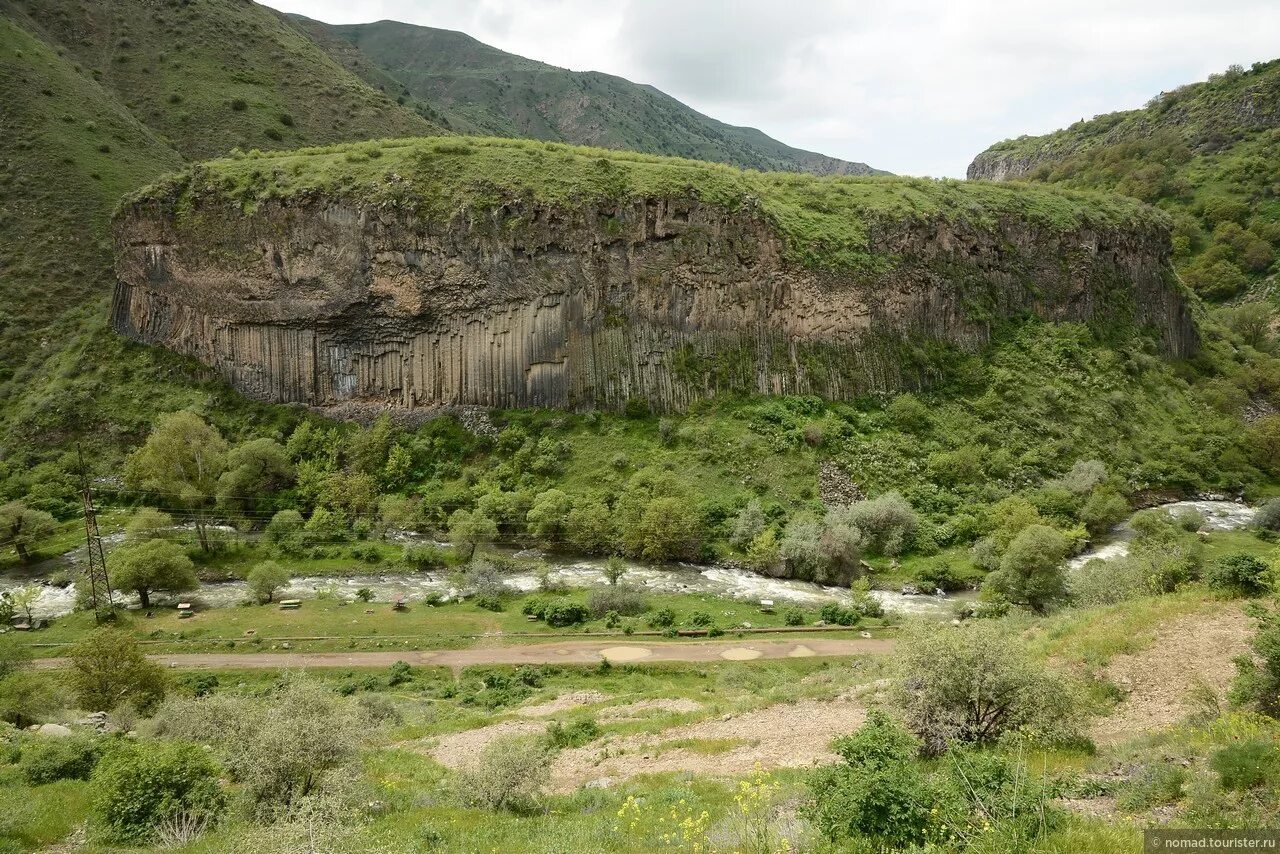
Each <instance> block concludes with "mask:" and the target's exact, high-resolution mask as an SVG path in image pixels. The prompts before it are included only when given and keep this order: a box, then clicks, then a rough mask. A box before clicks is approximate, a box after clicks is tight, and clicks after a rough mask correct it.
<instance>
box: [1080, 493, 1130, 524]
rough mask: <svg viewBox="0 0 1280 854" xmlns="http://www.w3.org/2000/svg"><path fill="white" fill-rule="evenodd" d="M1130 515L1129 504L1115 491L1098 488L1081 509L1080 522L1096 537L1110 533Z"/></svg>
mask: <svg viewBox="0 0 1280 854" xmlns="http://www.w3.org/2000/svg"><path fill="white" fill-rule="evenodd" d="M1128 515H1129V502H1128V501H1126V500H1125V498H1124V496H1123V495H1121V494H1120V493H1119V492H1116V491H1115V490H1114V489H1111V488H1109V487H1106V486H1101V487H1098V488H1097V489H1095V490H1093V492H1092V493H1091V494H1090V495H1089V499H1088V500H1087V501H1085V503H1084V506H1083V507H1081V508H1080V521H1081V522H1082V523H1084V526H1085V529H1086V530H1088V532H1089V533H1090V534H1093V535H1094V536H1100V535H1102V534H1105V533H1106V532H1107V531H1110V530H1111V529H1112V528H1114V527H1115V526H1116V525H1118V524H1120V523H1121V522H1123V521H1124V519H1125V517H1126V516H1128Z"/></svg>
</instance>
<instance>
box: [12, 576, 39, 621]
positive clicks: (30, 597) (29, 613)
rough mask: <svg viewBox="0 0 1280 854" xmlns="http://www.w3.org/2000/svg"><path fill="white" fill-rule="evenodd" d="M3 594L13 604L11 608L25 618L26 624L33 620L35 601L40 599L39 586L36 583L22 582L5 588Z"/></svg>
mask: <svg viewBox="0 0 1280 854" xmlns="http://www.w3.org/2000/svg"><path fill="white" fill-rule="evenodd" d="M4 595H5V598H6V599H7V600H8V601H9V604H10V605H12V606H13V610H14V611H19V612H21V613H22V616H23V617H25V618H26V620H27V625H31V624H32V623H33V622H34V621H35V607H36V602H39V601H40V588H39V587H38V586H37V585H35V584H24V585H23V586H21V587H15V588H13V589H11V590H6V591H5V594H4Z"/></svg>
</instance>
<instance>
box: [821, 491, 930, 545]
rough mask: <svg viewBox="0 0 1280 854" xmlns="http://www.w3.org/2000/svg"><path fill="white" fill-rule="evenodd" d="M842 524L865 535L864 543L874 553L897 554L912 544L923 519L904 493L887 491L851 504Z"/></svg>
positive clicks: (845, 509) (845, 512) (843, 515)
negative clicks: (920, 518) (918, 515)
mask: <svg viewBox="0 0 1280 854" xmlns="http://www.w3.org/2000/svg"><path fill="white" fill-rule="evenodd" d="M835 509H836V510H837V511H839V508H835ZM841 521H842V522H844V523H846V524H848V525H849V526H850V527H852V528H856V529H857V530H858V531H860V532H862V536H863V541H864V543H865V545H866V547H867V548H868V549H870V550H871V551H874V552H879V553H880V554H885V555H896V554H898V553H899V552H901V551H903V550H904V549H906V548H907V547H908V546H910V545H911V537H912V535H913V534H914V533H915V530H916V525H917V524H918V521H919V520H918V518H917V516H916V511H915V510H914V509H913V508H912V506H911V504H910V502H908V501H907V500H906V499H905V498H903V497H902V495H901V494H900V493H897V492H886V493H885V494H884V495H879V496H877V497H875V498H872V499H870V500H867V501H855V502H854V503H852V504H850V505H849V506H848V507H847V508H844V511H843V513H842V514H841Z"/></svg>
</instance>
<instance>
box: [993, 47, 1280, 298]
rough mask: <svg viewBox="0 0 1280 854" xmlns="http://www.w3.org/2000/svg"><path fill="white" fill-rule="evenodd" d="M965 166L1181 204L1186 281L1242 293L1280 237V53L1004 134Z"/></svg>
mask: <svg viewBox="0 0 1280 854" xmlns="http://www.w3.org/2000/svg"><path fill="white" fill-rule="evenodd" d="M969 174H970V177H976V178H983V177H995V178H1002V177H1003V178H1022V179H1025V180H1030V181H1037V182H1049V183H1054V184H1059V185H1062V186H1067V187H1081V188H1092V189H1106V190H1115V191H1117V192H1120V193H1124V194H1126V195H1130V196H1133V197H1135V198H1139V199H1142V200H1143V201H1146V202H1150V203H1152V204H1155V205H1157V206H1159V207H1161V208H1163V209H1165V210H1167V211H1169V213H1170V214H1172V215H1173V218H1174V249H1175V257H1176V259H1177V262H1178V264H1179V267H1180V269H1181V272H1182V275H1183V278H1184V280H1185V281H1186V282H1187V284H1189V285H1191V286H1192V287H1193V288H1195V289H1196V290H1197V291H1198V292H1200V293H1201V294H1202V295H1204V296H1206V297H1208V298H1210V299H1227V298H1231V297H1234V296H1236V295H1238V294H1240V293H1241V292H1243V291H1244V290H1246V289H1247V288H1249V286H1250V284H1251V283H1252V282H1256V281H1259V280H1261V279H1263V278H1264V277H1266V276H1267V275H1268V274H1269V273H1271V272H1272V270H1273V269H1274V267H1273V264H1274V262H1275V256H1276V247H1277V246H1280V60H1275V61H1272V62H1267V63H1258V64H1256V65H1254V66H1253V67H1252V68H1251V69H1249V70H1247V71H1246V70H1244V69H1241V68H1238V67H1236V68H1232V69H1230V70H1228V71H1227V72H1225V73H1223V74H1218V75H1214V76H1213V77H1211V78H1210V79H1209V80H1208V81H1206V82H1203V83H1195V84H1191V85H1188V86H1183V87H1180V88H1178V89H1175V90H1173V91H1172V92H1164V93H1161V94H1160V95H1158V96H1156V97H1155V98H1153V99H1152V100H1151V102H1150V103H1149V104H1148V105H1147V106H1146V107H1144V108H1142V109H1140V110H1130V111H1127V112H1119V113H1111V114H1108V115H1104V116H1098V117H1096V118H1094V119H1092V120H1090V121H1083V122H1077V123H1076V124H1074V125H1072V126H1070V127H1068V128H1065V129H1063V130H1059V131H1055V132H1054V133H1051V134H1047V135H1045V136H1034V137H1033V136H1024V137H1019V138H1018V139H1013V140H1007V141H1005V142H1001V143H997V144H996V145H993V146H991V148H989V149H987V150H986V151H984V152H983V153H982V154H980V155H978V157H977V158H976V159H975V160H974V162H973V164H972V165H971V166H970V167H969Z"/></svg>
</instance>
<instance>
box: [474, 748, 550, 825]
mask: <svg viewBox="0 0 1280 854" xmlns="http://www.w3.org/2000/svg"><path fill="white" fill-rule="evenodd" d="M548 765H549V763H548V762H547V748H546V746H545V740H544V739H541V738H537V737H534V736H520V735H511V736H506V737H503V738H498V739H494V740H493V741H491V742H490V743H489V744H488V746H487V747H485V749H484V750H483V751H481V753H480V756H479V757H478V758H477V759H476V761H475V762H474V763H472V764H471V765H468V766H467V767H465V768H462V769H461V770H459V771H458V774H457V785H458V792H459V793H460V795H461V796H462V798H463V800H464V801H466V803H467V804H469V805H470V806H473V807H478V808H480V809H487V810H500V809H513V810H518V809H522V808H526V807H528V806H529V805H530V804H531V803H532V801H533V800H534V798H535V797H536V796H537V795H538V793H539V791H541V789H542V786H543V785H544V783H545V782H546V780H547V776H548V773H549V772H548Z"/></svg>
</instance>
